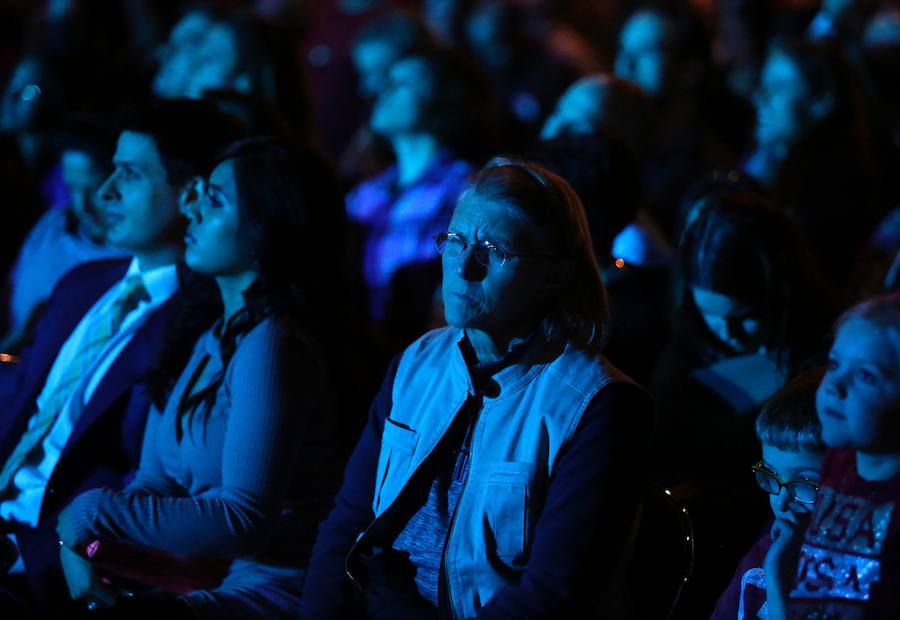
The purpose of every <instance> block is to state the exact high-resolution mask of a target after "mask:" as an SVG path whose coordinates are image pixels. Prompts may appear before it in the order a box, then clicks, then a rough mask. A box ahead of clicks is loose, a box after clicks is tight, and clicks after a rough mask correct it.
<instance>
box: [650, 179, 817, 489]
mask: <svg viewBox="0 0 900 620" xmlns="http://www.w3.org/2000/svg"><path fill="white" fill-rule="evenodd" d="M688 221H689V222H690V224H689V225H688V226H687V229H686V230H685V232H684V234H683V236H682V240H681V245H680V247H679V257H680V274H679V283H678V291H677V296H676V297H677V302H678V306H677V309H676V316H675V321H674V324H673V339H672V342H671V343H670V345H669V348H668V349H667V351H666V353H665V354H664V355H663V357H662V358H661V360H660V363H659V367H658V371H657V373H656V377H655V381H654V390H653V391H654V394H655V396H656V399H657V406H658V411H659V415H660V428H659V429H658V436H659V439H660V445H659V446H658V448H659V452H657V454H658V455H659V461H658V462H659V467H660V472H664V473H665V474H666V476H667V478H668V479H670V480H671V479H673V478H674V479H676V480H677V479H679V478H684V477H686V476H687V477H691V478H694V479H697V480H699V481H700V482H701V483H702V482H712V483H716V481H719V482H721V481H722V480H725V481H726V482H727V483H728V484H733V482H731V481H730V480H731V476H733V475H734V474H735V472H739V471H743V468H744V467H746V463H747V461H748V460H752V459H753V458H754V456H755V454H756V449H757V448H756V444H755V440H754V438H753V429H752V427H753V414H754V413H755V412H756V411H757V410H758V408H759V406H760V405H761V404H762V403H763V402H765V400H766V399H767V398H768V397H770V396H771V395H772V394H773V393H774V392H775V391H776V390H777V389H778V388H779V387H780V386H781V385H783V384H784V382H785V381H786V380H787V379H788V378H789V377H791V376H794V375H795V374H796V373H797V372H798V371H800V370H802V369H803V368H804V367H806V366H807V365H808V364H810V363H814V362H815V361H816V360H817V359H818V358H817V356H820V355H821V354H822V352H823V348H824V342H825V337H826V335H827V329H828V324H829V321H830V320H831V318H832V317H831V314H830V311H829V309H830V304H829V302H828V300H827V298H826V295H825V293H824V285H823V284H822V282H821V281H820V279H819V277H818V274H817V271H816V269H815V266H814V264H813V262H812V258H811V256H810V255H809V252H808V250H807V246H806V244H805V243H804V242H803V239H802V237H801V236H800V234H799V232H798V231H797V228H796V226H795V225H794V224H793V223H792V222H791V221H790V220H789V219H788V218H787V216H786V215H785V214H783V213H782V212H781V211H780V210H779V209H778V208H777V207H776V206H775V205H773V204H772V203H771V202H769V201H768V200H766V199H764V198H762V197H761V196H759V195H755V194H747V193H740V192H738V193H734V194H730V195H729V194H724V195H720V196H719V197H715V198H711V199H708V200H702V201H700V202H699V203H698V204H697V205H696V207H695V214H694V215H693V216H692V217H690V218H689V220H688ZM818 361H821V359H818Z"/></svg>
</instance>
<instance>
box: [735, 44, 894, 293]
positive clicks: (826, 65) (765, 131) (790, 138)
mask: <svg viewBox="0 0 900 620" xmlns="http://www.w3.org/2000/svg"><path fill="white" fill-rule="evenodd" d="M756 108H757V123H756V149H755V150H754V152H753V153H752V154H751V155H750V157H749V158H748V159H747V161H746V163H745V165H744V168H745V170H746V171H747V172H748V173H749V174H751V175H753V176H755V177H756V178H758V179H759V180H760V181H762V182H763V183H764V184H766V185H767V186H768V187H770V188H771V190H772V192H773V194H774V196H775V198H776V199H777V200H778V202H779V203H780V204H781V205H782V206H783V207H784V208H785V209H786V210H787V211H788V212H789V213H790V214H791V215H792V216H793V217H794V218H795V219H796V220H797V222H798V223H799V224H800V227H801V230H802V231H803V233H804V234H805V236H806V238H807V240H808V241H809V242H810V243H811V244H812V248H813V251H814V253H815V256H816V258H817V260H818V261H819V264H820V267H821V269H822V270H823V273H824V274H825V275H826V276H827V277H828V279H829V280H830V281H831V282H833V283H835V285H836V286H837V287H839V288H840V287H847V286H849V284H850V283H849V281H848V279H849V274H850V273H851V272H852V269H853V265H854V261H855V259H856V258H857V256H858V253H859V251H860V248H861V247H862V245H863V244H864V243H865V241H866V240H867V239H868V237H869V235H871V233H872V231H873V230H874V228H875V225H876V224H877V223H878V221H879V220H880V219H881V218H882V217H883V216H884V214H885V212H886V209H887V205H884V204H882V203H881V201H880V200H879V196H878V195H877V192H876V188H877V187H878V181H879V176H880V175H879V172H878V168H877V165H876V163H875V162H874V161H873V150H872V141H871V134H870V128H871V127H870V124H869V122H868V119H867V117H866V114H865V110H864V108H863V101H862V92H861V89H860V85H859V81H858V76H856V74H855V72H854V70H853V69H852V67H851V66H850V65H849V64H848V63H847V62H846V61H845V60H844V59H843V58H842V57H841V56H840V53H839V52H838V50H836V49H834V48H829V47H825V46H822V45H818V44H813V43H808V42H804V41H779V42H776V43H775V44H773V46H772V47H771V49H770V51H769V55H768V56H767V58H766V62H765V65H764V66H763V71H762V76H761V81H760V88H759V93H758V96H757V98H756ZM890 206H892V205H890Z"/></svg>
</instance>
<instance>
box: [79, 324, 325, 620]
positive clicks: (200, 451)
mask: <svg viewBox="0 0 900 620" xmlns="http://www.w3.org/2000/svg"><path fill="white" fill-rule="evenodd" d="M207 357H208V360H207V361H206V362H205V367H204V368H203V369H202V370H201V371H200V374H199V378H198V379H197V380H196V382H195V386H194V388H193V390H192V393H196V392H197V391H198V390H199V389H201V388H202V387H203V386H204V385H208V384H209V381H210V380H211V378H212V377H214V376H215V375H216V374H217V373H218V372H219V371H221V369H222V358H221V353H220V350H219V339H218V338H217V337H216V335H215V330H210V331H208V332H207V333H205V334H204V335H203V336H202V337H201V338H200V339H199V340H198V342H197V344H196V345H195V347H194V351H193V354H192V356H191V359H190V361H189V362H188V364H187V366H186V368H185V369H184V372H183V373H182V374H181V376H180V378H179V379H178V381H177V383H176V384H175V387H174V390H173V392H172V394H171V396H170V398H169V401H168V403H167V405H166V407H165V410H164V411H162V412H159V411H157V410H155V409H154V410H152V411H151V412H150V415H149V418H148V421H147V430H146V434H145V437H144V446H143V452H142V455H141V463H140V468H139V470H138V472H137V476H136V478H135V479H134V481H133V482H132V483H131V484H130V485H129V486H128V487H127V488H126V489H125V490H123V491H118V492H117V491H111V490H109V489H97V490H94V491H89V492H87V493H85V494H83V495H81V496H79V497H78V498H76V499H75V501H74V502H73V504H72V508H71V512H72V522H73V528H74V530H75V532H76V535H77V538H78V541H79V543H87V542H89V541H91V540H93V539H98V538H99V539H107V540H116V541H122V542H127V543H131V544H135V545H140V546H147V547H153V548H156V549H162V550H164V551H168V552H171V553H175V554H179V555H181V556H199V557H224V558H236V559H237V561H236V562H235V563H234V564H233V565H232V569H231V573H230V575H229V577H228V578H226V580H225V583H224V584H223V585H222V587H220V588H218V589H217V590H216V591H214V592H212V593H194V594H191V595H189V596H188V598H187V601H188V603H190V604H192V607H194V608H195V610H197V611H198V612H201V613H202V611H203V609H202V608H206V607H209V606H214V607H216V608H217V609H216V610H215V613H213V614H212V615H214V616H216V617H222V615H223V614H225V615H226V616H228V615H232V613H236V614H237V615H240V614H247V613H260V614H265V616H266V617H272V616H274V617H279V616H281V615H282V614H284V615H289V613H292V612H294V613H295V612H296V609H293V610H291V609H288V608H291V607H294V604H295V602H296V600H298V598H299V593H300V588H301V585H302V572H303V571H302V569H303V567H305V564H306V561H307V558H308V556H309V550H310V548H311V546H312V542H313V540H314V537H315V531H316V526H317V523H318V521H319V519H320V518H321V517H322V516H323V514H324V511H325V510H327V508H328V502H329V500H330V490H331V484H330V483H329V480H328V478H329V472H328V470H329V469H330V468H327V467H323V464H324V463H327V462H328V461H329V459H328V458H323V457H325V455H327V454H328V452H329V447H330V440H331V439H332V438H333V433H332V429H333V428H334V416H333V415H332V412H331V411H330V409H329V407H328V406H327V404H326V401H327V398H326V395H325V394H324V392H325V389H324V386H325V381H324V380H323V377H322V376H321V372H320V371H319V366H318V365H317V364H316V363H315V362H314V361H312V359H311V356H310V354H309V352H308V351H306V350H305V349H304V347H303V346H302V345H300V344H299V342H298V340H297V339H296V338H293V337H292V336H291V334H290V332H289V330H288V329H287V328H286V327H284V326H282V325H279V324H278V323H276V322H275V321H272V320H266V321H263V322H262V323H260V324H259V325H257V326H256V327H255V328H254V329H252V330H251V331H250V332H249V333H247V334H246V335H245V336H244V337H243V338H241V340H240V341H239V342H238V345H237V348H236V350H235V353H234V355H233V357H232V359H231V360H230V363H229V364H228V367H227V368H226V369H225V375H224V380H223V381H222V385H221V386H220V387H219V389H218V392H217V396H216V401H215V405H214V406H213V407H212V409H211V411H210V412H209V415H208V416H206V415H203V413H202V406H201V407H200V408H198V410H197V413H196V414H195V415H194V416H193V418H192V419H190V422H188V417H187V416H185V418H184V420H183V436H182V439H181V441H180V442H179V441H177V439H176V434H175V424H176V420H177V410H178V404H179V402H181V399H182V396H183V394H184V392H185V390H186V389H187V387H188V383H189V381H190V379H191V377H192V376H193V375H194V374H195V371H196V370H197V368H198V366H200V365H201V364H204V359H206V358H207ZM331 452H333V451H331ZM267 586H268V587H269V589H270V591H267V590H266V588H267ZM273 588H274V590H273ZM257 599H258V600H257ZM222 603H224V604H225V607H227V608H228V609H218V607H219V606H220V604H222ZM260 605H261V606H262V607H260ZM273 605H274V606H275V608H273V607H272V606H273ZM198 607H199V608H200V609H198ZM285 607H288V608H285ZM210 611H212V610H210ZM203 615H206V614H205V613H204V614H203Z"/></svg>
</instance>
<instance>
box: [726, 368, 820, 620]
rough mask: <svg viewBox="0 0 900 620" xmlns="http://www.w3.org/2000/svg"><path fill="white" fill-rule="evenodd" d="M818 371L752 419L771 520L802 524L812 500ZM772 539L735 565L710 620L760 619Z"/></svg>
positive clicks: (816, 452)
mask: <svg viewBox="0 0 900 620" xmlns="http://www.w3.org/2000/svg"><path fill="white" fill-rule="evenodd" d="M821 377H822V373H821V371H813V372H808V373H806V374H804V375H801V376H800V377H798V378H796V379H794V380H793V381H791V382H789V383H788V384H787V385H785V386H784V387H783V388H781V390H779V391H778V392H777V393H776V394H775V395H774V396H773V397H772V398H771V399H770V400H769V401H768V402H767V403H766V405H765V407H763V410H762V412H761V413H760V414H759V417H758V418H757V420H756V435H757V437H759V441H760V443H761V444H762V460H760V461H759V462H758V463H757V464H756V465H754V466H753V468H752V471H753V474H754V475H755V476H756V481H757V483H758V484H759V486H760V487H761V488H762V489H763V490H764V491H766V492H767V493H769V503H770V504H771V506H772V513H773V514H774V517H775V520H776V522H777V521H787V522H789V523H792V524H793V525H794V526H795V527H800V528H803V527H804V526H805V523H806V521H807V520H808V519H809V515H810V513H811V512H812V509H813V505H814V504H815V501H816V495H817V493H818V488H819V487H818V484H819V472H820V470H821V468H822V463H823V460H824V458H825V450H826V447H825V444H824V443H823V442H822V427H821V424H820V423H819V419H818V417H817V416H816V387H817V386H818V384H819V381H820V379H821ZM771 546H772V537H771V536H770V535H769V534H766V535H765V536H763V537H762V538H760V539H759V541H757V543H756V544H755V545H754V546H753V548H752V549H751V550H750V552H749V553H747V555H745V556H744V557H743V558H742V559H741V561H740V563H739V564H738V567H737V570H736V571H735V574H734V577H733V578H732V580H731V583H729V584H728V588H727V589H726V590H725V592H723V593H722V596H721V597H720V598H719V602H718V603H717V604H716V608H715V610H714V611H713V614H712V616H711V618H710V620H735V619H738V620H743V619H744V618H747V619H748V620H749V619H751V618H752V619H756V618H766V617H767V613H766V611H767V610H766V607H767V603H766V576H765V572H764V570H763V562H764V560H765V558H766V554H767V553H768V551H769V548H770V547H771Z"/></svg>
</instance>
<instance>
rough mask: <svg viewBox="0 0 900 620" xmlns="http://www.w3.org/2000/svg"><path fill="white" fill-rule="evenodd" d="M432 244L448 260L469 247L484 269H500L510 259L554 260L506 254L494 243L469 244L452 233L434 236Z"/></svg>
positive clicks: (458, 255)
mask: <svg viewBox="0 0 900 620" xmlns="http://www.w3.org/2000/svg"><path fill="white" fill-rule="evenodd" d="M434 242H435V244H437V251H438V253H440V254H443V255H444V256H447V257H449V258H459V257H460V256H462V254H463V252H465V251H466V248H468V247H471V248H472V252H474V254H475V260H477V261H478V262H479V263H480V264H481V265H483V266H485V267H500V266H502V265H503V264H504V263H506V262H507V261H508V260H509V259H511V258H548V259H553V258H556V257H555V256H550V255H549V254H523V253H513V252H508V251H507V250H505V249H503V248H502V247H501V246H499V245H497V244H496V243H493V242H491V241H486V240H481V241H476V242H475V243H469V242H468V241H466V238H465V237H463V236H462V235H460V234H459V233H454V232H442V233H439V234H438V235H437V236H435V238H434Z"/></svg>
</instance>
